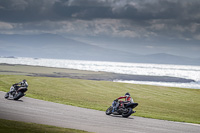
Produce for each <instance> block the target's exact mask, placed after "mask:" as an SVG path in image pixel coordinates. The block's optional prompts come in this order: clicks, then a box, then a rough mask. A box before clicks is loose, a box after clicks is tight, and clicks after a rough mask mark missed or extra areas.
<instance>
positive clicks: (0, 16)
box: [0, 0, 200, 58]
mask: <svg viewBox="0 0 200 133" xmlns="http://www.w3.org/2000/svg"><path fill="white" fill-rule="evenodd" d="M0 33H1V34H41V33H53V34H60V35H65V36H70V37H73V38H75V39H79V40H81V41H85V42H90V43H91V44H93V45H100V46H102V47H111V48H115V47H116V49H122V48H123V49H122V50H124V51H129V52H130V51H133V52H136V53H137V52H138V53H147V54H149V53H156V52H157V53H164V52H166V53H170V54H175V55H181V56H187V57H198V58H199V57H200V53H199V52H200V1H199V0H0ZM98 38H100V39H99V41H98ZM114 40H116V42H115V41H114ZM120 40H121V42H120Z"/></svg>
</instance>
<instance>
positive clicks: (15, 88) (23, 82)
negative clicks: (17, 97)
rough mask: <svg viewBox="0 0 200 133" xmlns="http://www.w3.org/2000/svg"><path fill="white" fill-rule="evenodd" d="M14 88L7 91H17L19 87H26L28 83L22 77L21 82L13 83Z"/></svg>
mask: <svg viewBox="0 0 200 133" xmlns="http://www.w3.org/2000/svg"><path fill="white" fill-rule="evenodd" d="M13 86H15V87H14V90H11V91H10V92H9V93H10V94H12V92H14V91H17V90H19V89H27V88H28V83H27V81H26V80H25V79H24V80H23V81H22V82H19V83H15V84H13Z"/></svg>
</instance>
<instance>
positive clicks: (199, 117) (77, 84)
mask: <svg viewBox="0 0 200 133" xmlns="http://www.w3.org/2000/svg"><path fill="white" fill-rule="evenodd" d="M22 79H27V81H28V83H29V90H28V92H27V95H26V96H27V97H32V98H36V99H41V100H46V101H51V102H56V103H62V104H67V105H73V106H79V107H84V108H90V109H96V110H102V111H105V110H106V109H107V108H108V107H109V106H110V105H111V103H112V101H113V100H114V99H116V98H117V97H119V96H121V95H124V94H125V93H126V92H129V93H130V94H131V95H132V97H133V99H134V101H135V102H138V103H139V106H138V107H136V109H135V110H136V111H137V113H135V114H134V115H137V116H142V117H147V118H156V119H164V120H172V121H180V122H189V123H198V124H200V113H199V112H200V97H199V96H200V90H198V89H184V88H172V87H159V86H150V85H135V84H126V83H115V82H108V81H91V80H81V79H68V78H50V77H30V76H23V75H0V90H1V91H9V88H10V86H11V85H12V84H13V83H15V82H19V81H20V80H22Z"/></svg>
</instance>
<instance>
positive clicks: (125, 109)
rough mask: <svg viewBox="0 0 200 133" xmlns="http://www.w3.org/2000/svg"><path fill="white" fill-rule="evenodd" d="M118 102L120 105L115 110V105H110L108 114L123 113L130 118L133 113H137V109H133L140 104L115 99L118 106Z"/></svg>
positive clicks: (114, 102)
mask: <svg viewBox="0 0 200 133" xmlns="http://www.w3.org/2000/svg"><path fill="white" fill-rule="evenodd" d="M116 104H119V107H118V108H117V109H116V110H114V112H113V106H110V107H109V108H108V109H107V110H106V115H110V114H113V115H122V117H125V118H128V117H129V116H130V115H131V114H133V113H135V112H136V111H133V109H134V108H135V107H136V106H138V103H131V102H124V101H116V100H114V101H113V104H112V105H114V106H116Z"/></svg>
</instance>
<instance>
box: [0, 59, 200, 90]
mask: <svg viewBox="0 0 200 133" xmlns="http://www.w3.org/2000/svg"><path fill="white" fill-rule="evenodd" d="M0 63H8V64H23V65H34V66H46V67H58V68H71V69H79V70H90V71H105V72H114V73H120V74H132V75H147V76H170V77H179V78H185V79H192V80H195V81H196V82H192V83H163V82H147V81H120V80H119V81H118V82H129V83H135V84H150V85H163V86H173V87H184V88H196V89H200V82H199V81H200V66H187V65H167V64H144V63H124V62H123V63H122V62H105V61H83V60H64V59H42V58H41V59H34V58H22V57H20V58H0Z"/></svg>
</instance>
